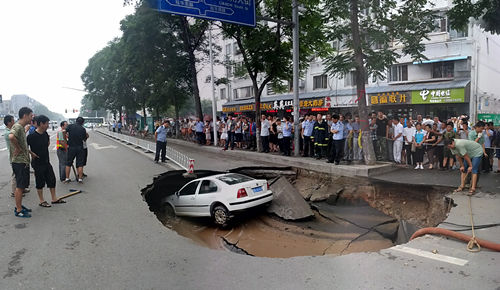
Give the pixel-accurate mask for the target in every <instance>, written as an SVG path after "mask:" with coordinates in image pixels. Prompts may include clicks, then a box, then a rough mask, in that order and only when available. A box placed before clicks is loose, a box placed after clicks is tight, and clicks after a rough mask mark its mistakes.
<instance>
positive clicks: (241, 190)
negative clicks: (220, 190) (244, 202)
mask: <svg viewBox="0 0 500 290" xmlns="http://www.w3.org/2000/svg"><path fill="white" fill-rule="evenodd" d="M247 196H248V194H247V191H246V190H245V189H244V188H242V189H240V190H238V198H242V197H247Z"/></svg>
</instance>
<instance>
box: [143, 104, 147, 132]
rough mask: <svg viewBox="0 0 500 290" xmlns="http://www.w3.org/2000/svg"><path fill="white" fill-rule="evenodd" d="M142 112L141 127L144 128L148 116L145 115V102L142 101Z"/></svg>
mask: <svg viewBox="0 0 500 290" xmlns="http://www.w3.org/2000/svg"><path fill="white" fill-rule="evenodd" d="M142 114H143V116H144V117H143V118H144V123H142V125H143V128H146V123H147V122H148V118H147V115H146V104H145V103H144V102H143V103H142Z"/></svg>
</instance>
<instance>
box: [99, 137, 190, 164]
mask: <svg viewBox="0 0 500 290" xmlns="http://www.w3.org/2000/svg"><path fill="white" fill-rule="evenodd" d="M95 131H97V132H99V133H101V134H103V135H106V136H109V137H112V138H115V139H117V140H120V141H122V142H124V143H126V144H128V145H133V146H135V147H136V148H141V149H144V150H145V151H146V152H152V153H155V152H156V143H154V142H151V141H148V140H145V139H141V138H138V137H134V136H129V135H125V134H120V133H117V132H112V131H109V130H106V129H96V130H95ZM166 157H167V158H168V159H169V160H171V161H172V162H174V163H175V164H177V165H178V166H180V167H181V168H182V169H184V170H186V171H187V172H189V173H192V172H193V171H194V159H192V158H189V157H188V156H187V155H185V154H183V153H181V152H179V151H177V150H175V149H174V148H172V147H169V146H167V150H166Z"/></svg>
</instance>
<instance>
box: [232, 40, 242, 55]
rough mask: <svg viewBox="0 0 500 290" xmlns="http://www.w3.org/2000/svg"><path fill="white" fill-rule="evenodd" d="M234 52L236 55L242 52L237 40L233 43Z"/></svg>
mask: <svg viewBox="0 0 500 290" xmlns="http://www.w3.org/2000/svg"><path fill="white" fill-rule="evenodd" d="M233 52H234V55H238V54H241V51H240V48H239V47H238V43H236V42H234V43H233Z"/></svg>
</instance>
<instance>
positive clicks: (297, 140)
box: [292, 0, 301, 156]
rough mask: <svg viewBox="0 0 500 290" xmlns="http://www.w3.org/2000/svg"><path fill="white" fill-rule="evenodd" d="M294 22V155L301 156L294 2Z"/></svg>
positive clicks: (295, 3) (294, 5)
mask: <svg viewBox="0 0 500 290" xmlns="http://www.w3.org/2000/svg"><path fill="white" fill-rule="evenodd" d="M292 22H293V125H294V131H295V133H294V138H293V142H294V152H293V153H294V155H295V156H299V155H300V148H299V146H300V134H301V132H300V130H299V117H300V112H299V3H298V0H293V2H292Z"/></svg>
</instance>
